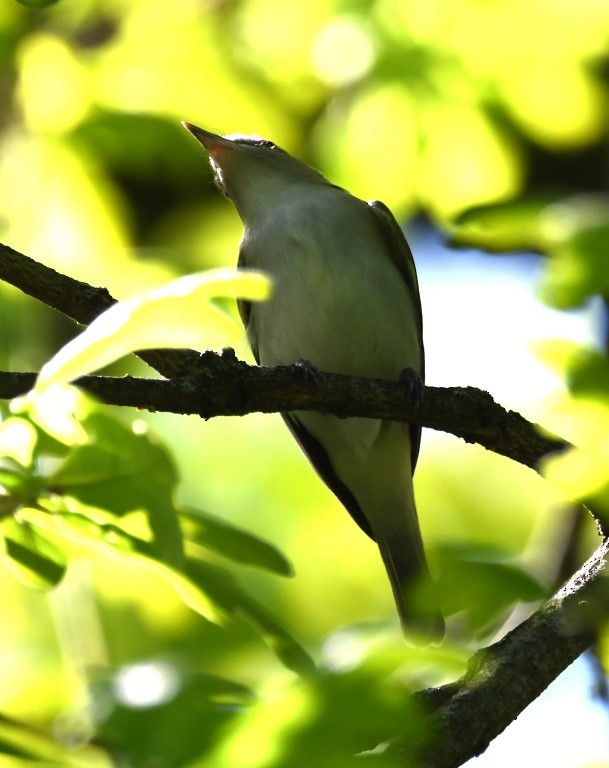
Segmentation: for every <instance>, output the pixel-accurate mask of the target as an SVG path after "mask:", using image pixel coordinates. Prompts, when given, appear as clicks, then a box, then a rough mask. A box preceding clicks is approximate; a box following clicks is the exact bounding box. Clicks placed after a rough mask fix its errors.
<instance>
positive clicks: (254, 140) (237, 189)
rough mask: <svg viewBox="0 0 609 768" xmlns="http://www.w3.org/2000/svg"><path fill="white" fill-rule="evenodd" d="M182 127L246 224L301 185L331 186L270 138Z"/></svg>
mask: <svg viewBox="0 0 609 768" xmlns="http://www.w3.org/2000/svg"><path fill="white" fill-rule="evenodd" d="M182 125H183V126H184V128H186V130H187V131H189V132H190V133H192V135H193V136H194V137H195V139H197V141H198V142H199V143H200V144H202V145H203V147H204V148H205V150H206V151H207V153H208V154H209V160H210V163H211V166H212V168H213V170H214V175H215V178H216V183H217V184H218V186H219V187H220V189H221V190H222V191H223V192H224V194H225V195H226V196H227V197H228V198H229V199H230V200H232V201H233V203H234V205H235V207H236V208H237V211H238V212H239V215H240V216H241V219H242V220H243V221H244V222H245V221H246V220H251V218H252V217H254V216H256V215H257V214H258V213H259V212H264V211H265V209H266V208H267V207H268V206H276V205H279V204H281V202H282V201H284V200H285V199H286V197H287V196H289V194H290V191H293V190H294V189H296V187H297V186H299V185H307V184H308V185H310V184H317V185H319V184H322V185H327V184H328V183H329V182H328V181H327V180H326V179H325V178H324V177H323V176H322V175H321V173H319V172H318V171H316V170H315V169H314V168H311V167H310V166H308V165H306V164H305V163H302V162H300V160H297V159H296V158H295V157H292V156H291V155H290V154H288V153H287V152H286V151H285V150H283V149H281V147H278V146H277V145H276V144H274V143H273V142H272V141H268V140H267V139H261V138H260V137H259V136H245V135H243V134H238V133H236V134H229V135H227V136H220V135H218V134H215V133H210V132H209V131H206V130H204V129H203V128H198V127H197V126H196V125H192V124H191V123H187V122H182Z"/></svg>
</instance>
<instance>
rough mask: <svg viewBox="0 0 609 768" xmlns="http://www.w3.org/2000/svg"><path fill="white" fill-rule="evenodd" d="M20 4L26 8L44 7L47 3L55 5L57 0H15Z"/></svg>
mask: <svg viewBox="0 0 609 768" xmlns="http://www.w3.org/2000/svg"><path fill="white" fill-rule="evenodd" d="M17 2H18V3H19V4H20V5H25V6H26V8H46V6H47V5H55V3H57V2H59V0H17Z"/></svg>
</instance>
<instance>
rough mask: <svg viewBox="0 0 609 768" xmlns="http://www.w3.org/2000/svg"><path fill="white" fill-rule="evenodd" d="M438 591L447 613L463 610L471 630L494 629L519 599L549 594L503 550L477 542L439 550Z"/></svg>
mask: <svg viewBox="0 0 609 768" xmlns="http://www.w3.org/2000/svg"><path fill="white" fill-rule="evenodd" d="M436 562H437V563H438V565H439V570H440V577H439V579H438V591H439V594H440V600H441V601H442V607H443V610H444V611H445V613H446V614H447V615H449V616H450V615H452V614H456V613H461V614H462V617H463V619H464V621H465V623H466V625H467V627H468V631H469V632H472V633H476V634H478V635H481V634H485V633H487V632H488V631H490V630H491V629H492V628H493V627H494V626H495V625H496V624H497V623H498V622H500V621H502V620H503V619H504V617H505V614H506V613H507V612H508V611H509V610H510V608H511V607H512V606H513V605H515V604H516V603H517V602H532V601H535V600H542V599H545V598H546V597H548V596H549V594H550V592H549V590H548V588H547V587H546V586H545V585H543V584H542V583H541V582H540V581H538V580H537V579H536V578H535V577H534V576H533V575H532V574H530V573H529V572H528V571H527V570H526V568H524V567H522V566H520V565H518V564H517V563H516V562H514V561H513V559H512V560H510V559H509V557H508V556H507V555H506V554H505V553H503V552H498V551H497V550H495V549H492V548H489V547H480V546H476V545H459V544H453V545H444V546H443V547H441V548H439V549H438V550H437V557H436Z"/></svg>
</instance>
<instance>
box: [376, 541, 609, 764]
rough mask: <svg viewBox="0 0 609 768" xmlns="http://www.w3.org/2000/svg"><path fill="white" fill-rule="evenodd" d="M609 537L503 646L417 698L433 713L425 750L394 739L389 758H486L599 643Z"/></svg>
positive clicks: (607, 611) (608, 588) (608, 601)
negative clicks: (510, 727) (502, 735)
mask: <svg viewBox="0 0 609 768" xmlns="http://www.w3.org/2000/svg"><path fill="white" fill-rule="evenodd" d="M608 552H609V544H608V542H607V540H605V541H604V542H603V544H602V545H601V546H600V547H599V548H598V549H597V551H596V552H595V553H594V554H593V555H592V557H591V558H590V559H589V560H588V561H587V562H586V563H585V565H584V566H583V567H582V568H581V569H580V570H579V571H578V572H577V573H576V574H575V575H574V576H573V577H572V578H571V579H570V580H569V581H568V582H567V584H565V586H564V587H563V588H562V589H561V590H560V591H559V592H558V593H557V594H556V595H555V596H554V597H552V598H551V599H550V600H548V602H547V603H545V604H544V605H543V606H542V607H541V608H539V610H537V611H536V612H535V613H534V614H533V615H532V616H531V617H530V618H529V619H527V620H526V621H525V622H523V623H522V624H520V625H519V626H518V627H516V628H515V629H514V630H512V631H511V632H510V633H508V634H507V635H506V636H505V637H503V638H502V639H501V640H500V641H499V642H497V643H495V644H494V645H492V646H490V647H488V648H483V649H482V650H481V651H478V653H476V654H475V655H474V656H473V657H472V658H471V659H470V662H469V665H468V671H467V673H466V674H465V675H464V676H463V677H462V678H461V679H460V680H458V681H457V682H455V683H450V684H449V685H446V686H442V687H440V688H435V689H429V690H425V691H420V692H419V693H418V694H415V696H416V698H417V699H418V701H419V703H420V704H421V705H422V706H423V707H425V708H426V709H427V710H428V711H429V710H431V711H432V712H433V714H431V715H430V717H429V720H428V723H429V726H430V732H431V733H432V734H433V739H429V741H428V743H427V744H426V746H424V747H423V748H415V749H414V750H413V748H412V746H411V745H409V744H406V743H404V742H395V743H394V744H393V745H392V746H391V747H390V748H389V752H390V754H391V755H392V756H393V757H394V758H395V759H396V761H397V762H399V763H402V764H405V765H416V766H417V768H457V766H459V765H462V764H463V763H464V762H465V761H466V760H468V759H470V758H472V757H476V756H477V755H480V754H482V752H484V750H485V749H486V748H487V747H488V745H489V744H490V743H491V741H492V740H493V739H494V738H495V737H496V736H498V735H499V734H500V733H501V732H502V731H504V730H505V729H506V728H507V727H508V725H509V724H510V723H511V722H513V721H514V720H515V719H516V718H517V717H518V715H519V714H520V713H521V712H522V711H523V710H524V709H525V708H526V707H527V706H528V705H529V704H530V703H531V702H532V701H534V700H535V699H536V698H537V697H538V696H539V695H540V694H541V693H542V692H543V691H544V690H545V689H546V688H547V687H548V685H550V683H551V682H552V681H553V680H555V679H556V678H557V677H558V675H559V674H560V673H561V672H563V671H564V670H565V669H566V668H567V667H568V666H569V665H570V664H571V663H572V662H573V661H575V659H576V658H577V657H578V656H579V655H580V654H582V653H583V652H584V651H585V650H586V649H587V648H589V647H590V645H591V644H592V643H593V642H594V640H595V638H596V634H597V631H598V627H599V623H600V621H601V620H603V619H607V618H608V617H609V579H608V578H607V575H608V574H607V558H608Z"/></svg>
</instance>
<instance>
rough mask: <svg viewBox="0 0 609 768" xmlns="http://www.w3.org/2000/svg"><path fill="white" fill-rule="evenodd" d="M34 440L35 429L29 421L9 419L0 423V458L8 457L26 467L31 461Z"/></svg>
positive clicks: (15, 418)
mask: <svg viewBox="0 0 609 768" xmlns="http://www.w3.org/2000/svg"><path fill="white" fill-rule="evenodd" d="M36 439H37V434H36V429H35V428H34V426H33V425H32V424H31V422H30V421H28V420H27V419H21V418H19V417H17V416H12V417H9V418H8V419H5V420H4V421H3V422H2V423H0V456H7V457H10V458H12V459H14V460H15V461H17V462H19V464H20V465H22V466H24V467H27V466H29V465H30V464H31V461H32V456H33V454H34V450H35V448H36Z"/></svg>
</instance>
